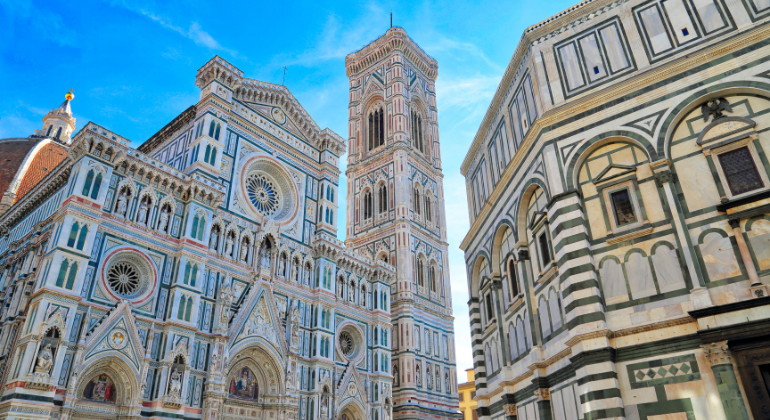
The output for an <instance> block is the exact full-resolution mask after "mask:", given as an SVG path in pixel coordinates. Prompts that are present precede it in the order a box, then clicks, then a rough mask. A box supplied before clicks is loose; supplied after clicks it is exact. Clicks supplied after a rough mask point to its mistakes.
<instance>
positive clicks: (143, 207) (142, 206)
mask: <svg viewBox="0 0 770 420" xmlns="http://www.w3.org/2000/svg"><path fill="white" fill-rule="evenodd" d="M148 210H149V207H148V206H147V202H146V200H142V201H141V202H140V203H139V211H137V212H136V214H137V216H136V222H137V223H139V224H141V225H144V224H147V211H148Z"/></svg>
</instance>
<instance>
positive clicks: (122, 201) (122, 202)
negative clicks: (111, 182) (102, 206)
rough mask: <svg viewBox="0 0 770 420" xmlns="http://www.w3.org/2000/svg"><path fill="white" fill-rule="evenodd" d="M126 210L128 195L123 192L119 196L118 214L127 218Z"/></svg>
mask: <svg viewBox="0 0 770 420" xmlns="http://www.w3.org/2000/svg"><path fill="white" fill-rule="evenodd" d="M126 210H128V197H126V193H125V192H123V193H121V194H120V195H119V196H118V209H117V211H116V213H118V214H119V215H121V216H124V217H125V216H126Z"/></svg>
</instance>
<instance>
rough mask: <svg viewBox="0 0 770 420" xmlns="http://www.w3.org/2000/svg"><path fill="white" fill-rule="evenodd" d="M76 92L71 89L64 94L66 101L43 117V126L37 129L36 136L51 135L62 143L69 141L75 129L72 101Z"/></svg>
mask: <svg viewBox="0 0 770 420" xmlns="http://www.w3.org/2000/svg"><path fill="white" fill-rule="evenodd" d="M74 98H75V94H74V93H73V92H72V89H70V90H69V91H68V92H67V93H66V94H64V102H62V104H61V105H59V107H58V108H56V109H52V110H51V111H50V112H48V114H46V116H45V117H43V128H42V129H40V130H35V134H34V136H35V137H38V138H39V137H50V138H53V139H56V140H58V141H60V142H62V143H69V140H70V135H71V134H72V133H73V132H74V131H75V118H74V117H73V116H72V107H71V106H70V102H71V101H72V100H73V99H74Z"/></svg>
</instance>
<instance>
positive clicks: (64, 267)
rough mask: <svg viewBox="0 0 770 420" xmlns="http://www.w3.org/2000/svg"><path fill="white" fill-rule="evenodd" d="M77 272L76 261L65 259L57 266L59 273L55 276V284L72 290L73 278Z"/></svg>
mask: <svg viewBox="0 0 770 420" xmlns="http://www.w3.org/2000/svg"><path fill="white" fill-rule="evenodd" d="M77 274H78V263H77V262H72V263H70V261H69V260H67V259H65V260H64V261H62V264H61V267H59V275H58V276H57V277H56V286H57V287H63V288H65V289H69V290H72V288H73V287H74V286H75V278H76V277H77Z"/></svg>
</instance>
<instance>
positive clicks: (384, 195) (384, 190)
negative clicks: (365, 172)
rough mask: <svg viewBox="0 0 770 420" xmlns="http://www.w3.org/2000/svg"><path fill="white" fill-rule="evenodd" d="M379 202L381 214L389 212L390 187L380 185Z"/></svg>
mask: <svg viewBox="0 0 770 420" xmlns="http://www.w3.org/2000/svg"><path fill="white" fill-rule="evenodd" d="M377 200H378V202H379V206H378V207H379V213H380V214H382V213H385V212H387V211H388V187H387V186H386V185H385V184H384V183H383V184H381V185H380V188H379V191H378V196H377Z"/></svg>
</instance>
